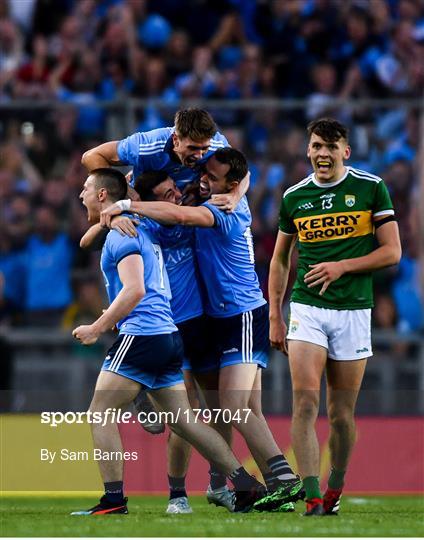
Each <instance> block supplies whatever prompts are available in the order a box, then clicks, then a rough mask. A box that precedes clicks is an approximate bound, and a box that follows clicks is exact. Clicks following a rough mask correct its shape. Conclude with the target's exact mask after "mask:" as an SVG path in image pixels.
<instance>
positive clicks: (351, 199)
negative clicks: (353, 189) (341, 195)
mask: <svg viewBox="0 0 424 540" xmlns="http://www.w3.org/2000/svg"><path fill="white" fill-rule="evenodd" d="M355 201H356V199H355V195H345V203H346V206H348V207H349V208H352V206H353V205H354V204H355Z"/></svg>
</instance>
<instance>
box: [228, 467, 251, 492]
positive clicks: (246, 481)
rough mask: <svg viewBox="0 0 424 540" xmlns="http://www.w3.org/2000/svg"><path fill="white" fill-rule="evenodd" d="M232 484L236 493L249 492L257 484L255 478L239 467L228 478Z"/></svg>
mask: <svg viewBox="0 0 424 540" xmlns="http://www.w3.org/2000/svg"><path fill="white" fill-rule="evenodd" d="M228 478H229V479H230V480H231V482H232V483H233V485H234V487H235V489H236V491H249V490H250V489H251V488H252V487H253V486H255V485H256V484H257V483H258V482H257V480H256V478H254V477H253V476H250V474H249V473H248V472H247V471H246V469H245V468H244V467H239V468H238V469H236V470H235V471H234V472H232V473H231V474H230V475H229V477H228Z"/></svg>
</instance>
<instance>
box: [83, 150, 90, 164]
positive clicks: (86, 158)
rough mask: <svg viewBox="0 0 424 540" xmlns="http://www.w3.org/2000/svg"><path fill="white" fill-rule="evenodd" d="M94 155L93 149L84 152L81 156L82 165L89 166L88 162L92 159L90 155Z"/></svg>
mask: <svg viewBox="0 0 424 540" xmlns="http://www.w3.org/2000/svg"><path fill="white" fill-rule="evenodd" d="M91 155H92V150H87V151H86V152H84V153H83V155H82V158H81V165H84V167H87V163H88V162H89V160H90V156H91Z"/></svg>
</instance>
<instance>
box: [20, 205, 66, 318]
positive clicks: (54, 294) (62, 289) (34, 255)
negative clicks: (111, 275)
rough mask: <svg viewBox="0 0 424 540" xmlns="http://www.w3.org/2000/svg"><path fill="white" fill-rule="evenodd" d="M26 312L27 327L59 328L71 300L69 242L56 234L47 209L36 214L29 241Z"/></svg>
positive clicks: (56, 226)
mask: <svg viewBox="0 0 424 540" xmlns="http://www.w3.org/2000/svg"><path fill="white" fill-rule="evenodd" d="M26 256H27V276H26V287H27V292H26V306H25V307H26V310H27V317H28V322H29V324H32V325H34V326H58V325H59V324H60V321H61V318H62V316H63V313H64V311H65V310H66V308H67V307H68V305H69V304H70V302H71V300H72V294H71V285H70V271H71V264H72V252H71V247H70V242H69V238H68V236H67V235H66V234H65V233H61V232H59V224H58V219H57V216H56V214H55V212H54V210H52V209H51V208H50V207H49V206H40V207H39V208H37V210H36V212H35V232H34V234H32V235H31V236H30V238H29V240H28V246H27V252H26Z"/></svg>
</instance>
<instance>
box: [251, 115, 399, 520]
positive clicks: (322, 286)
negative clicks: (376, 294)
mask: <svg viewBox="0 0 424 540" xmlns="http://www.w3.org/2000/svg"><path fill="white" fill-rule="evenodd" d="M308 135H309V144H308V152H307V155H308V157H309V159H310V160H311V163H312V167H313V170H314V172H313V173H312V174H311V175H310V176H308V177H307V178H305V179H304V180H302V181H301V182H299V183H298V184H296V185H294V186H292V187H290V188H289V189H287V190H286V192H285V193H284V195H283V199H282V203H281V210H280V221H279V232H278V236H277V241H276V245H275V249H274V255H273V257H272V260H271V266H270V275H269V297H270V341H271V345H272V346H273V347H275V348H276V349H279V350H281V351H283V352H285V353H287V352H288V357H289V365H290V373H291V379H292V386H293V418H292V439H293V448H294V451H295V455H296V459H297V463H298V466H299V472H300V474H301V476H302V479H303V483H304V488H305V491H306V502H307V510H306V513H305V515H323V514H325V513H326V514H337V512H338V509H339V505H340V497H341V493H342V488H343V485H344V476H345V472H346V469H347V466H348V463H349V458H350V455H351V452H352V449H353V445H354V442H355V424H354V409H355V404H356V399H357V396H358V392H359V389H360V386H361V382H362V378H363V375H364V370H365V365H366V362H367V358H368V357H369V356H371V355H372V351H371V335H370V327H371V323H370V320H371V307H372V306H373V296H372V276H371V273H372V271H374V270H378V269H380V268H384V267H386V266H390V265H393V264H396V263H398V262H399V259H400V256H401V247H400V241H399V231H398V226H397V223H396V221H395V218H394V210H393V205H392V203H391V200H390V196H389V194H388V191H387V188H386V186H385V185H384V182H383V181H382V179H381V178H379V177H377V176H375V175H373V174H370V173H368V172H364V171H361V170H357V169H354V168H352V167H348V166H345V164H344V161H345V160H347V159H348V158H349V156H350V147H349V144H348V132H347V128H346V127H345V126H343V125H342V124H340V123H339V122H337V121H336V120H333V119H330V118H324V119H320V120H317V121H314V122H312V123H311V124H309V126H308ZM296 240H297V242H298V250H299V260H298V268H297V278H296V282H295V285H294V287H293V292H292V295H291V304H290V324H289V329H288V332H287V328H286V325H285V323H284V320H283V317H282V313H281V305H282V302H283V298H284V294H285V292H286V287H287V280H288V275H289V270H290V257H291V253H292V250H293V247H294V246H295V244H296ZM375 240H376V241H377V243H376V244H375ZM376 245H377V247H376ZM286 333H287V336H286ZM286 337H287V342H286ZM324 371H325V373H326V378H327V413H328V418H329V423H330V441H329V445H330V454H331V467H332V469H331V473H330V477H329V480H328V488H327V491H326V492H325V494H324V497H322V495H321V492H320V486H319V478H318V475H319V446H318V441H317V437H316V432H315V420H316V418H317V415H318V405H319V390H320V382H321V378H322V375H323V373H324ZM259 503H261V506H262V507H267V508H268V509H269V508H270V507H271V508H272V504H273V498H272V496H270V497H269V498H268V500H262V501H259ZM259 503H257V504H259Z"/></svg>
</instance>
